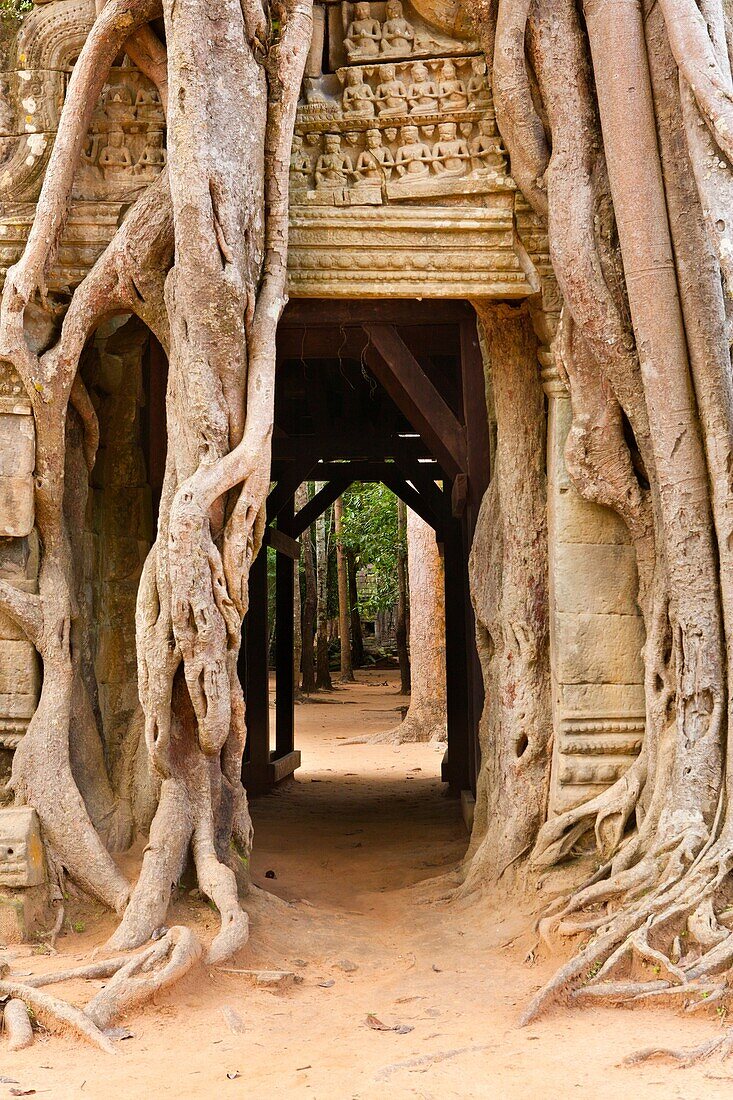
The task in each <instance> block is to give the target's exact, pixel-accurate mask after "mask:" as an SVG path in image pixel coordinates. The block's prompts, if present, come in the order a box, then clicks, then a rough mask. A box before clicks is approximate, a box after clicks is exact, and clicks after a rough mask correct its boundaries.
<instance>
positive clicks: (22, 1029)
mask: <svg viewBox="0 0 733 1100" xmlns="http://www.w3.org/2000/svg"><path fill="white" fill-rule="evenodd" d="M3 1029H4V1031H5V1034H6V1035H7V1037H8V1050H25V1049H26V1047H29V1046H31V1045H32V1043H33V1028H32V1027H31V1020H30V1016H29V1015H28V1009H27V1008H26V1006H25V1003H24V1002H23V1001H21V1000H18V998H17V997H11V999H10V1000H9V1001H8V1003H7V1004H6V1005H5V1008H4V1009H3Z"/></svg>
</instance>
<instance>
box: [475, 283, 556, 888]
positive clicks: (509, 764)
mask: <svg viewBox="0 0 733 1100" xmlns="http://www.w3.org/2000/svg"><path fill="white" fill-rule="evenodd" d="M476 307H477V310H478V313H479V318H480V320H481V324H482V326H483V329H484V333H485V340H484V346H485V348H486V353H487V357H488V364H487V365H488V366H489V367H490V369H491V378H492V383H493V394H494V406H495V409H496V419H497V441H496V456H495V461H494V468H493V471H492V479H491V484H490V487H489V490H488V492H487V494H486V496H485V497H484V500H483V503H482V505H481V509H480V512H479V517H478V522H477V525H476V532H475V535H474V541H473V548H472V551H471V557H470V564H469V572H470V580H471V598H472V601H473V605H474V611H475V615H476V635H477V644H478V650H479V657H480V659H481V668H482V672H483V677H484V686H485V689H486V703H485V706H484V713H483V715H482V717H481V725H480V741H481V759H482V763H483V767H482V769H481V773H480V776H479V782H478V789H477V792H476V812H475V817H474V827H473V832H472V836H471V847H470V849H469V860H470V861H472V862H470V865H469V870H468V878H467V882H466V886H465V889H467V890H468V889H471V888H473V887H474V886H476V885H477V884H480V883H483V882H487V881H489V882H492V881H493V882H495V881H497V880H498V879H499V877H500V876H501V875H502V873H503V872H504V871H505V870H506V869H507V867H509V866H510V865H512V864H513V863H515V862H516V861H518V859H519V858H520V857H521V856H522V855H526V854H527V853H528V852H529V851H530V850H531V848H532V846H533V844H534V841H535V838H536V836H537V832H538V829H539V827H540V825H541V824H542V823H543V821H544V819H545V813H546V808H547V793H548V785H549V777H550V745H551V738H552V708H551V694H550V662H549V622H548V576H547V492H546V479H545V430H546V429H545V402H544V395H543V393H542V386H541V384H540V378H539V372H538V370H537V341H536V338H535V336H534V333H533V331H532V323H531V320H530V316H529V311H528V310H527V309H526V308H520V309H516V308H512V307H506V306H497V305H493V304H489V303H476Z"/></svg>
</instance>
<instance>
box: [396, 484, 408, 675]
mask: <svg viewBox="0 0 733 1100" xmlns="http://www.w3.org/2000/svg"><path fill="white" fill-rule="evenodd" d="M397 537H398V539H399V545H398V548H397V588H398V592H399V595H398V598H397V628H396V630H395V641H396V643H397V657H398V660H399V662H400V695H409V694H410V651H409V648H408V644H407V639H408V636H409V633H408V632H409V629H410V612H409V597H408V581H407V552H406V549H405V546H406V540H407V505H406V504H405V502H404V501H402V500H400V499H399V498H398V500H397Z"/></svg>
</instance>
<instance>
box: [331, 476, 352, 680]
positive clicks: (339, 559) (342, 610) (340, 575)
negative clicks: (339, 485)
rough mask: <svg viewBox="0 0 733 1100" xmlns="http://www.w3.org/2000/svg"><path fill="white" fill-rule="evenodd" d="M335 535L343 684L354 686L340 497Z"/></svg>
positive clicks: (342, 512) (347, 582) (336, 510)
mask: <svg viewBox="0 0 733 1100" xmlns="http://www.w3.org/2000/svg"><path fill="white" fill-rule="evenodd" d="M333 516H334V534H335V536H336V573H337V580H338V598H339V641H340V644H341V683H342V684H353V682H354V670H353V668H352V665H351V631H350V629H349V627H350V625H351V613H350V608H349V579H348V576H347V566H346V551H345V550H344V545H343V542H342V539H341V525H342V522H343V516H344V502H343V500H342V498H341V497H338V499H337V500H336V502H335V503H334V506H333Z"/></svg>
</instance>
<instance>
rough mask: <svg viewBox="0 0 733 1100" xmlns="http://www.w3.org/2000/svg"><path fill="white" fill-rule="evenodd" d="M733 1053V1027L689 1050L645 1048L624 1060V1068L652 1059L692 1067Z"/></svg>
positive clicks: (722, 1058) (724, 1057) (721, 1058)
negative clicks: (712, 1058) (717, 1056)
mask: <svg viewBox="0 0 733 1100" xmlns="http://www.w3.org/2000/svg"><path fill="white" fill-rule="evenodd" d="M731 1051H733V1027H729V1028H726V1029H725V1031H724V1032H723V1034H722V1035H718V1036H716V1037H715V1038H714V1039H708V1041H707V1042H706V1043H701V1044H700V1045H699V1046H696V1047H691V1048H690V1049H689V1050H673V1049H670V1048H669V1047H646V1048H645V1049H644V1050H638V1051H636V1052H635V1053H634V1054H629V1056H628V1057H627V1058H624V1060H623V1064H624V1065H625V1066H638V1065H640V1064H641V1063H642V1062H649V1061H651V1060H652V1059H660V1060H662V1061H670V1062H677V1063H678V1064H679V1065H682V1066H694V1065H695V1064H696V1063H698V1062H704V1061H706V1060H707V1059H708V1058H711V1057H712V1056H713V1054H719V1056H720V1060H721V1061H723V1060H724V1059H726V1058H727V1057H728V1056H729V1055H730V1053H731Z"/></svg>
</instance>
